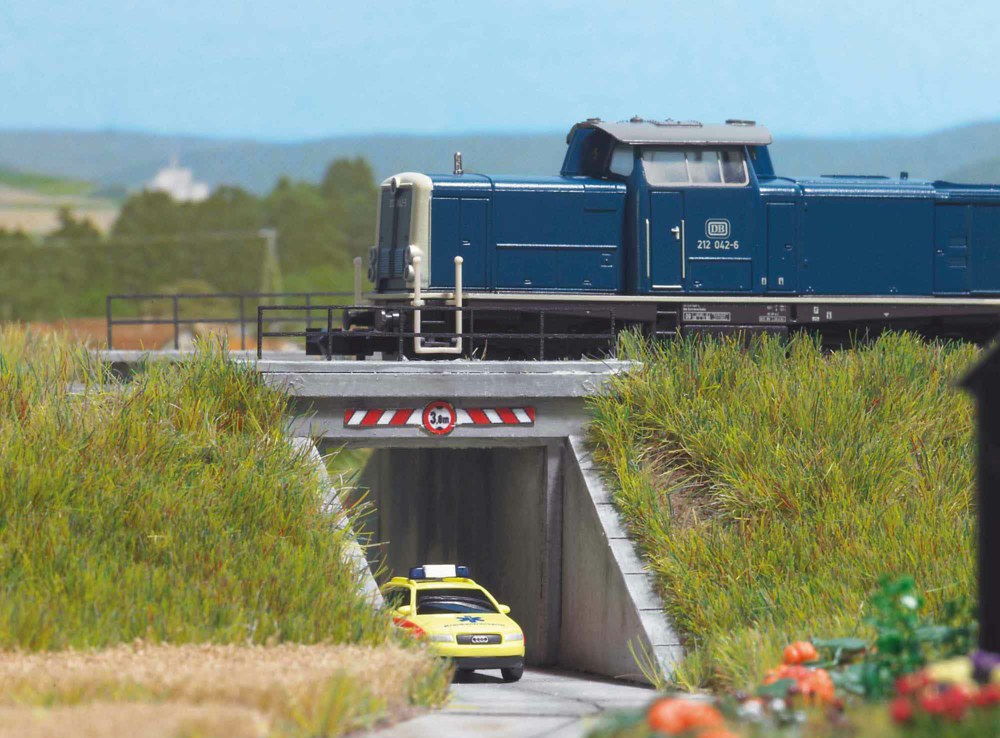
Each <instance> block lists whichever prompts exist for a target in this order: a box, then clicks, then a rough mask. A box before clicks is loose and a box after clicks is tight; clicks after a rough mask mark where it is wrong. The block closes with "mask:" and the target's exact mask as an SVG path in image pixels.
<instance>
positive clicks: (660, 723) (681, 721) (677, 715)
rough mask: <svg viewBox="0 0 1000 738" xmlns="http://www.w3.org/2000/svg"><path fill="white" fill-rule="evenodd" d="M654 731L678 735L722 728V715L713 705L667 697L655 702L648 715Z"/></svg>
mask: <svg viewBox="0 0 1000 738" xmlns="http://www.w3.org/2000/svg"><path fill="white" fill-rule="evenodd" d="M646 722H647V723H648V724H649V727H650V728H652V729H653V730H657V731H660V732H661V733H666V734H667V735H676V734H678V733H683V732H685V731H688V730H691V729H693V728H721V727H722V725H723V719H722V714H721V713H720V712H719V711H718V710H716V709H715V708H714V707H712V706H711V705H709V704H707V703H705V702H697V701H695V700H686V699H681V698H675V697H665V698H663V699H660V700H657V701H656V702H654V703H653V704H652V705H651V706H650V708H649V711H648V712H647V713H646Z"/></svg>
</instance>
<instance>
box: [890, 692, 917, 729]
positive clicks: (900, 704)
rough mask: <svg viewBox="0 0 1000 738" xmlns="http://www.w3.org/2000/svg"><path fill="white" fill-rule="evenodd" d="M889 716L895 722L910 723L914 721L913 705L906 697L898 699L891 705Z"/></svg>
mask: <svg viewBox="0 0 1000 738" xmlns="http://www.w3.org/2000/svg"><path fill="white" fill-rule="evenodd" d="M889 715H890V716H891V717H892V719H893V722H896V723H908V722H910V721H911V720H912V719H913V704H912V703H911V702H910V701H909V700H908V699H906V698H905V697H897V698H896V699H894V700H893V701H892V702H890V703H889Z"/></svg>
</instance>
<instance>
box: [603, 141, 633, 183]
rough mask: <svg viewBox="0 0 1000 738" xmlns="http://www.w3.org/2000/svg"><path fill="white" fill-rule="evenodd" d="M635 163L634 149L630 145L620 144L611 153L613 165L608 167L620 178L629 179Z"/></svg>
mask: <svg viewBox="0 0 1000 738" xmlns="http://www.w3.org/2000/svg"><path fill="white" fill-rule="evenodd" d="M634 163H635V162H634V161H633V155H632V147H631V146H629V145H628V144H618V145H617V146H615V150H614V151H612V152H611V164H609V165H608V171H609V172H611V174H617V175H618V176H619V177H627V176H629V175H630V174H631V173H632V168H633V166H634Z"/></svg>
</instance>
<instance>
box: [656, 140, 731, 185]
mask: <svg viewBox="0 0 1000 738" xmlns="http://www.w3.org/2000/svg"><path fill="white" fill-rule="evenodd" d="M642 167H643V171H644V172H645V173H646V180H647V181H648V182H649V183H650V184H651V185H653V186H657V185H660V186H663V185H696V186H697V185H700V186H722V187H725V186H727V185H729V186H733V187H741V186H743V185H745V184H747V183H748V182H749V181H750V178H749V174H748V172H747V166H746V159H745V157H744V155H743V149H740V148H728V147H727V148H701V147H699V148H685V149H681V148H669V149H667V148H663V149H645V150H643V152H642Z"/></svg>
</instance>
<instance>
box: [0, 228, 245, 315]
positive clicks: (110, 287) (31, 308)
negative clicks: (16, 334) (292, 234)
mask: <svg viewBox="0 0 1000 738" xmlns="http://www.w3.org/2000/svg"><path fill="white" fill-rule="evenodd" d="M0 261H2V263H3V265H4V268H3V269H2V270H0V315H3V316H4V317H9V318H14V319H20V320H43V319H47V318H53V317H61V316H86V315H103V314H104V309H105V308H104V306H105V303H104V299H105V297H106V296H107V295H109V294H113V293H123V292H125V293H127V292H131V293H147V292H156V291H160V290H162V289H164V288H168V287H169V286H171V285H176V284H183V281H182V280H203V281H204V283H207V284H211V285H213V286H214V288H215V289H216V290H218V291H223V292H240V291H248V292H255V291H257V290H258V289H259V288H260V280H261V269H262V266H263V263H264V242H263V240H262V239H260V238H259V237H257V236H256V235H254V234H249V235H245V236H232V237H226V238H210V237H201V238H192V239H183V240H179V239H177V238H174V237H170V236H166V237H160V238H150V239H146V240H143V241H140V242H136V241H131V240H128V239H124V240H100V241H72V240H59V241H53V242H50V243H44V244H37V243H33V242H32V241H29V240H24V241H21V240H17V241H13V240H7V241H3V242H0ZM5 306H6V307H5Z"/></svg>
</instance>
